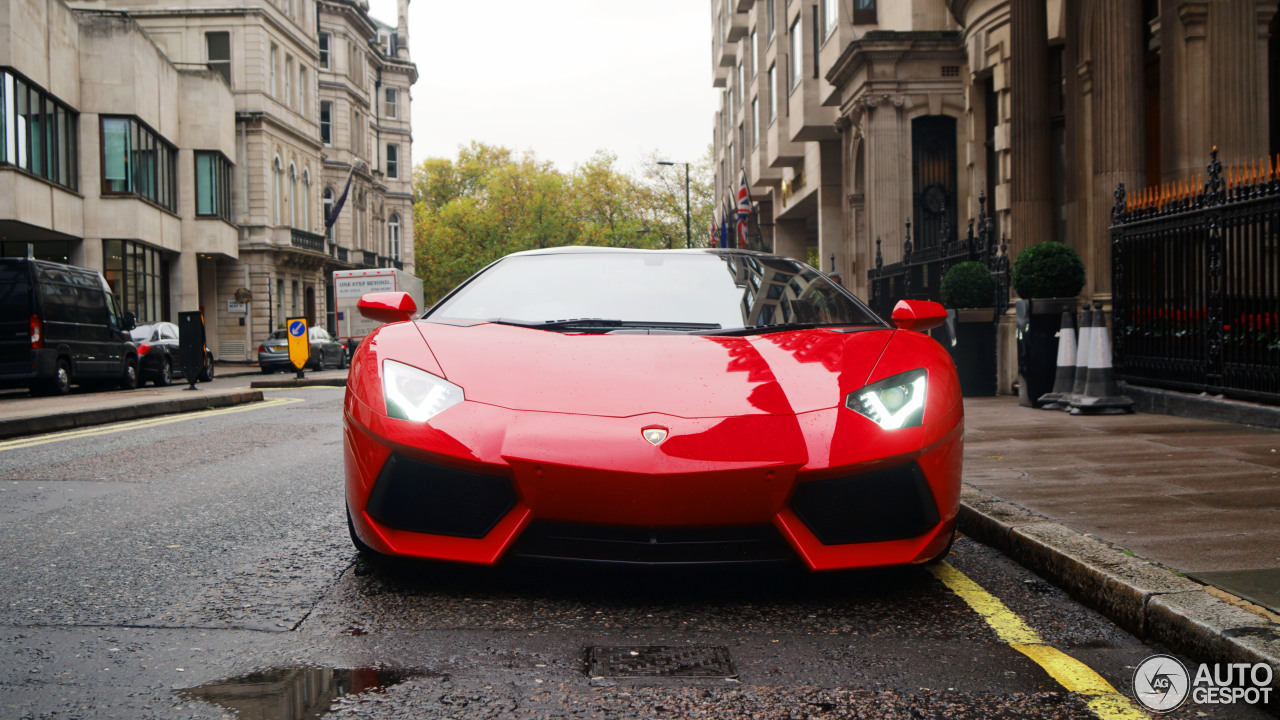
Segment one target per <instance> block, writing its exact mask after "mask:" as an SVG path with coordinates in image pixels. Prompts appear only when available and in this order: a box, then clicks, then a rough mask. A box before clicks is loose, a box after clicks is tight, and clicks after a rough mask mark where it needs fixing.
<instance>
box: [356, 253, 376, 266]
mask: <svg viewBox="0 0 1280 720" xmlns="http://www.w3.org/2000/svg"><path fill="white" fill-rule="evenodd" d="M360 253H361V255H360V264H361V265H363V266H365V267H370V268H371V267H378V253H376V252H373V251H372V250H361V251H360Z"/></svg>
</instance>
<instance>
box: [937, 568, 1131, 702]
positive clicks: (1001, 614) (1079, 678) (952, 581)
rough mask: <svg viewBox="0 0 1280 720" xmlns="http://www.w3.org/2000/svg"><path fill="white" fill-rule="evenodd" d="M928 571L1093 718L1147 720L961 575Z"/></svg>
mask: <svg viewBox="0 0 1280 720" xmlns="http://www.w3.org/2000/svg"><path fill="white" fill-rule="evenodd" d="M929 570H930V571H931V572H932V573H933V574H934V576H935V577H937V578H938V579H939V580H941V581H942V584H944V585H946V586H947V588H948V589H950V590H951V592H953V593H955V594H956V595H958V596H960V599H961V600H964V601H965V603H967V604H968V605H969V607H970V608H973V611H974V612H976V613H978V614H979V615H981V616H982V619H983V620H986V621H987V624H988V625H990V626H991V629H992V630H995V631H996V635H997V636H999V637H1000V639H1001V640H1003V641H1005V642H1006V643H1009V646H1010V647H1012V648H1013V649H1014V650H1017V651H1018V652H1020V653H1022V654H1023V655H1026V656H1027V657H1029V658H1031V660H1032V661H1033V662H1035V664H1037V665H1039V666H1040V667H1041V668H1043V669H1044V671H1045V672H1046V673H1048V674H1049V676H1050V677H1052V678H1053V679H1054V680H1057V681H1058V684H1060V685H1062V687H1064V688H1066V689H1067V691H1068V692H1073V693H1079V694H1080V695H1084V696H1086V697H1087V699H1086V700H1085V704H1086V705H1088V706H1089V709H1090V710H1091V711H1093V714H1094V715H1097V716H1098V717H1099V718H1101V719H1102V720H1147V718H1149V716H1148V715H1147V714H1146V713H1144V712H1142V711H1141V710H1139V709H1138V708H1137V706H1135V705H1134V704H1133V703H1132V702H1131V701H1130V700H1129V698H1128V697H1126V696H1125V695H1122V694H1121V693H1120V692H1119V691H1117V690H1116V689H1115V688H1114V687H1112V686H1111V683H1109V682H1107V681H1106V680H1105V679H1104V678H1103V677H1102V676H1101V675H1099V674H1098V673H1096V672H1094V671H1093V669H1092V668H1090V667H1089V666H1088V665H1085V664H1084V663H1082V662H1080V661H1079V660H1077V659H1075V658H1073V657H1071V656H1070V655H1067V654H1066V653H1064V652H1062V651H1061V650H1059V649H1057V648H1055V647H1053V646H1051V645H1048V644H1047V643H1045V641H1044V639H1043V638H1041V637H1040V634H1039V633H1037V632H1036V631H1035V630H1033V629H1032V628H1031V626H1030V625H1028V624H1027V623H1026V622H1024V621H1023V619H1022V618H1020V617H1018V616H1017V615H1016V614H1015V613H1014V612H1013V611H1012V610H1010V609H1009V608H1008V607H1007V606H1006V605H1005V604H1004V603H1002V602H1000V599H999V598H997V597H996V596H994V595H992V594H991V593H989V592H987V591H986V590H984V589H983V588H982V586H980V585H978V584H977V583H975V582H974V581H972V580H970V579H969V578H968V577H967V576H966V575H965V574H964V573H962V572H960V571H959V570H957V569H955V568H954V567H952V566H951V565H949V564H947V563H937V564H934V565H931V566H929Z"/></svg>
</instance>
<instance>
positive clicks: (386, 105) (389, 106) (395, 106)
mask: <svg viewBox="0 0 1280 720" xmlns="http://www.w3.org/2000/svg"><path fill="white" fill-rule="evenodd" d="M383 89H384V90H385V91H386V92H384V93H383V94H382V97H383V105H382V112H383V114H384V115H385V116H386V117H387V119H389V120H398V119H399V118H400V91H399V89H398V88H393V87H389V88H383Z"/></svg>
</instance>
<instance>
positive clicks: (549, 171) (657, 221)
mask: <svg viewBox="0 0 1280 720" xmlns="http://www.w3.org/2000/svg"><path fill="white" fill-rule="evenodd" d="M709 158H710V153H709V152H708V155H707V157H705V158H704V159H703V161H702V162H701V163H697V164H695V165H693V166H692V167H690V183H689V189H690V202H691V205H692V210H693V212H692V218H693V220H692V222H691V223H690V225H691V228H692V233H693V241H694V245H695V246H699V247H701V246H705V245H706V242H707V237H708V235H707V233H708V229H709V228H710V225H711V195H712V193H713V190H712V183H711V181H710V178H711V171H710V159H709ZM660 159H662V158H661V157H660V156H658V155H657V154H653V153H651V154H650V156H649V157H648V158H646V160H645V163H644V166H643V167H644V171H643V174H642V175H641V176H639V177H636V176H634V175H632V174H628V173H626V172H623V171H621V170H619V169H618V167H617V157H616V156H614V155H612V154H610V153H607V152H603V151H601V152H597V153H596V154H595V155H594V156H593V157H592V158H591V159H590V160H588V161H587V162H585V163H583V164H582V165H579V166H577V167H575V168H574V170H573V171H572V172H570V173H564V172H561V171H560V170H558V169H556V168H555V166H554V165H553V164H551V163H549V162H543V161H539V160H538V159H537V158H536V157H535V156H534V155H533V154H532V153H526V154H525V155H523V156H521V157H517V156H516V155H515V154H514V153H512V152H511V151H510V150H507V149H506V148H500V147H493V146H489V145H484V144H481V143H472V144H471V145H470V146H468V147H464V148H460V149H459V152H458V157H457V158H456V159H455V160H449V159H445V158H429V159H427V160H424V161H423V162H421V163H420V164H419V165H418V166H417V167H416V168H415V169H414V174H413V190H414V250H415V260H416V263H415V264H416V271H417V274H418V277H420V278H422V283H423V291H424V295H425V300H426V302H427V304H428V305H431V304H433V303H435V302H436V301H437V300H439V299H440V298H441V297H442V296H443V295H444V294H445V293H447V292H448V291H449V290H451V289H453V288H454V287H455V286H457V285H458V284H459V283H461V282H462V281H463V280H466V279H467V278H468V277H470V276H471V275H473V274H474V273H475V272H476V271H478V270H480V269H481V268H483V267H484V266H485V265H487V264H489V263H490V262H493V261H494V260H497V259H498V258H500V257H502V256H503V255H507V254H509V253H513V252H518V251H521V250H531V249H534V248H544V247H556V246H560V245H597V246H613V247H667V246H668V244H670V246H671V247H684V244H685V184H684V183H685V175H684V166H683V165H679V166H674V167H670V166H667V167H663V166H659V165H658V164H657V161H658V160H660Z"/></svg>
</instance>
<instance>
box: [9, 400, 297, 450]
mask: <svg viewBox="0 0 1280 720" xmlns="http://www.w3.org/2000/svg"><path fill="white" fill-rule="evenodd" d="M298 402H303V398H271V399H270V400H263V401H261V402H256V403H249V404H246V405H236V406H234V407H225V408H218V409H217V410H199V411H195V412H187V413H179V414H177V415H166V416H164V417H156V418H147V419H146V420H135V421H133V422H123V423H115V424H113V425H102V426H95V427H90V428H80V429H78V430H65V431H63V432H56V433H50V434H48V435H39V436H37V437H31V438H18V439H17V440H8V441H5V442H0V452H4V451H5V450H20V449H22V448H29V447H34V446H36V445H46V444H48V443H54V442H61V441H63V440H75V439H77V438H86V437H95V436H98V435H110V434H112V433H118V432H124V431H126V430H139V429H143V428H149V427H155V426H157V425H167V424H169V423H176V422H182V421H184V420H199V419H202V418H209V417H215V416H218V415H230V414H231V413H237V412H247V411H249V410H262V409H265V408H269V407H278V406H280V405H288V404H291V403H298Z"/></svg>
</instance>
